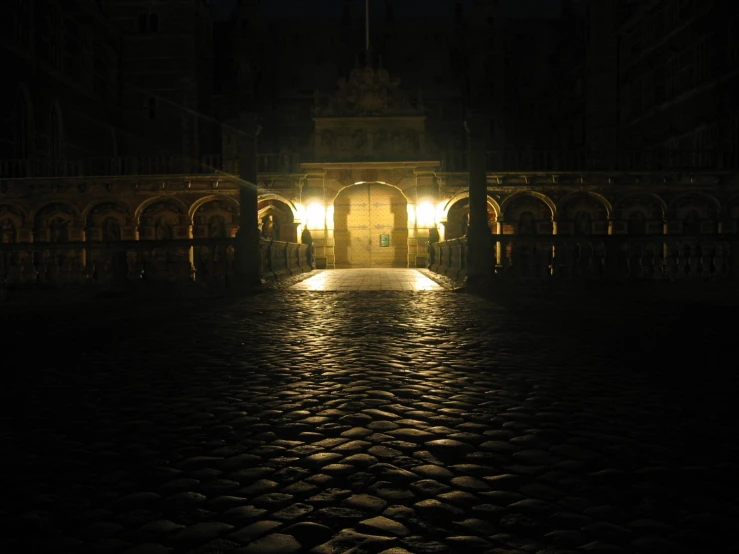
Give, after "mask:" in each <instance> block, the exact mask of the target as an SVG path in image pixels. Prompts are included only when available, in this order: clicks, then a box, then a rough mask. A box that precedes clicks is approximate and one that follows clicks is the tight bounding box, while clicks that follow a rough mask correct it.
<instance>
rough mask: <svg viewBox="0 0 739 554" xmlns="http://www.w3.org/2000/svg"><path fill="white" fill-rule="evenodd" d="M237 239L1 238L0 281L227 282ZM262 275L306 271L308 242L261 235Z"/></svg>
mask: <svg viewBox="0 0 739 554" xmlns="http://www.w3.org/2000/svg"><path fill="white" fill-rule="evenodd" d="M235 244H236V239H234V238H223V239H175V240H139V241H119V242H94V241H88V242H58V243H42V242H37V243H13V244H0V284H2V286H4V287H10V288H13V287H20V288H28V287H31V288H33V287H40V288H57V287H65V286H73V285H100V286H103V287H104V286H123V285H125V284H126V283H128V282H141V281H144V282H147V281H150V282H155V281H158V282H172V283H178V282H186V281H195V282H200V283H203V284H207V285H221V286H226V285H228V284H229V282H231V280H232V279H234V278H235V273H234V257H235V255H236V252H235ZM260 252H261V260H262V265H261V275H262V279H263V280H265V281H274V280H279V279H282V278H284V277H287V276H290V275H295V274H297V273H302V272H305V271H310V269H311V260H310V258H309V252H308V247H307V246H306V245H303V244H295V243H289V242H279V241H269V240H265V239H260Z"/></svg>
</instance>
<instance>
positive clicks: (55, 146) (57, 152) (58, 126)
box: [49, 107, 64, 159]
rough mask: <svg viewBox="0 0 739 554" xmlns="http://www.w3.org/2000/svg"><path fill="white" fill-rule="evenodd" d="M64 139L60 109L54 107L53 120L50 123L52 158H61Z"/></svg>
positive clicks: (50, 151)
mask: <svg viewBox="0 0 739 554" xmlns="http://www.w3.org/2000/svg"><path fill="white" fill-rule="evenodd" d="M63 142H64V141H63V137H62V122H61V116H60V115H59V109H58V108H57V107H54V108H53V109H52V110H51V119H50V121H49V156H50V157H52V158H55V159H56V158H61V157H62V153H63Z"/></svg>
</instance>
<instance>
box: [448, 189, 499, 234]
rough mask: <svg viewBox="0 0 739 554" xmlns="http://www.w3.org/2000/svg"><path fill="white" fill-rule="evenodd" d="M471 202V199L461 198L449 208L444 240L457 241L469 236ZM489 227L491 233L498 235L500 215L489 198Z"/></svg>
mask: <svg viewBox="0 0 739 554" xmlns="http://www.w3.org/2000/svg"><path fill="white" fill-rule="evenodd" d="M469 213H470V200H469V197H465V198H460V199H459V200H457V201H456V202H454V204H452V205H451V206H450V207H449V211H448V212H447V216H446V224H445V226H444V240H451V239H456V238H459V237H463V236H465V235H466V234H467V226H468V225H469ZM487 214H488V227H490V232H491V233H493V234H494V235H496V234H497V233H498V214H497V212H496V211H495V207H494V206H493V205H492V204H491V202H490V199H489V198H488V202H487Z"/></svg>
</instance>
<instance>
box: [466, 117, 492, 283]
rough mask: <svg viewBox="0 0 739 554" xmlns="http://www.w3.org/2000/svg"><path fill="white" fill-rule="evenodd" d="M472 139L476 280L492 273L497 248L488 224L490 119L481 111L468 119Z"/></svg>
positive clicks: (471, 269)
mask: <svg viewBox="0 0 739 554" xmlns="http://www.w3.org/2000/svg"><path fill="white" fill-rule="evenodd" d="M465 129H466V130H467V136H468V143H469V181H470V197H469V203H470V224H469V227H468V228H467V282H468V283H470V284H476V283H481V282H485V281H487V280H488V279H490V278H492V277H493V273H494V267H495V251H494V249H493V235H492V233H491V232H490V227H489V226H488V207H487V201H488V197H487V171H486V167H485V141H486V139H487V131H488V121H487V118H486V117H485V116H484V115H483V114H481V113H475V112H473V113H470V114H468V117H467V121H465Z"/></svg>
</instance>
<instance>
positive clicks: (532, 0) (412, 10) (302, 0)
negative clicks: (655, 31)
mask: <svg viewBox="0 0 739 554" xmlns="http://www.w3.org/2000/svg"><path fill="white" fill-rule="evenodd" d="M468 1H469V0H468ZM352 2H353V4H354V9H355V12H356V14H358V15H361V14H363V11H364V0H352ZM236 3H237V0H212V5H213V13H214V16H215V18H216V19H217V20H223V19H226V18H227V17H228V15H229V14H230V13H231V10H232V9H233V7H234V6H235V5H236ZM261 5H262V9H263V10H264V12H265V13H266V14H267V15H268V17H274V16H281V17H284V16H289V17H291V18H305V17H309V16H312V17H314V18H315V17H321V18H324V17H325V18H332V17H335V18H340V17H341V13H342V5H343V1H342V0H261ZM453 5H454V2H453V0H423V2H418V0H394V2H393V6H394V8H395V13H396V16H397V17H398V18H401V19H402V18H404V17H413V16H417V15H419V14H421V15H423V14H426V15H429V16H432V17H444V16H449V17H451V15H452V13H453ZM501 5H502V7H503V10H504V12H505V14H506V15H508V16H513V17H524V16H530V17H556V16H557V15H559V13H560V11H561V0H502V2H501ZM419 6H423V7H422V9H421V10H419ZM384 7H385V2H384V0H370V9H371V10H372V11H373V12H374V13H378V14H379V13H383V12H384Z"/></svg>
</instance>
